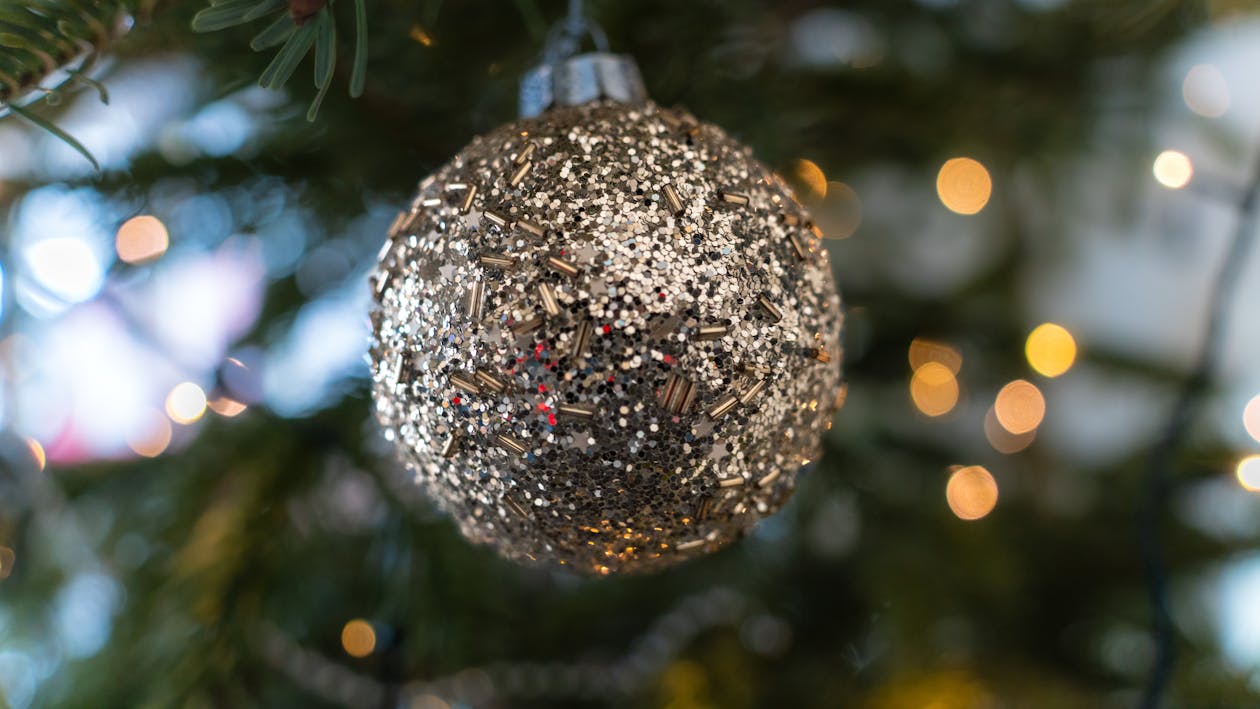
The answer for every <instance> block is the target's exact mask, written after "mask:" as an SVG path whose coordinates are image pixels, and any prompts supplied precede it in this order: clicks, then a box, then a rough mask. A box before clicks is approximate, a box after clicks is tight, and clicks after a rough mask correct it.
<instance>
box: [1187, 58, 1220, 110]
mask: <svg viewBox="0 0 1260 709" xmlns="http://www.w3.org/2000/svg"><path fill="white" fill-rule="evenodd" d="M1181 96H1182V97H1183V98H1184V99H1185V100H1186V106H1188V107H1189V108H1190V110H1191V111H1194V112H1195V113H1197V114H1199V115H1200V116H1204V117H1207V118H1220V117H1221V116H1223V115H1225V112H1226V111H1228V110H1229V83H1228V82H1226V81H1225V76H1224V75H1223V74H1221V70H1220V69H1217V68H1216V67H1215V66H1213V65H1211V64H1197V65H1195V66H1193V67H1191V68H1190V71H1188V72H1186V78H1185V80H1184V81H1182V82H1181Z"/></svg>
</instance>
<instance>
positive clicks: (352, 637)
mask: <svg viewBox="0 0 1260 709" xmlns="http://www.w3.org/2000/svg"><path fill="white" fill-rule="evenodd" d="M341 647H342V648H344V649H345V651H346V654H347V655H349V656H350V657H367V656H368V655H371V654H372V651H373V650H375V649H376V631H375V630H373V629H372V624H371V623H369V622H367V621H366V620H362V619H360V618H355V619H354V620H352V621H350V622H348V623H346V624H345V626H344V627H343V628H342V629H341Z"/></svg>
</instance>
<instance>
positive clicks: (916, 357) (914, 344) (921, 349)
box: [909, 337, 963, 374]
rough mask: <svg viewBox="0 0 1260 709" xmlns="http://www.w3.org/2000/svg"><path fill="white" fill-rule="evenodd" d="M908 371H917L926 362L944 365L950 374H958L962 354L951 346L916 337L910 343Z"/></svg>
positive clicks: (960, 367)
mask: <svg viewBox="0 0 1260 709" xmlns="http://www.w3.org/2000/svg"><path fill="white" fill-rule="evenodd" d="M909 356H910V369H912V370H917V369H918V368H919V367H922V366H923V365H925V364H927V363H928V362H937V363H939V364H942V365H944V366H945V367H946V368H947V369H948V370H949V372H950V374H958V370H960V369H962V363H963V358H962V354H961V353H960V352H959V351H958V349H957V348H955V347H954V346H953V345H949V344H947V343H944V342H939V341H937V340H929V339H927V338H925V337H916V338H914V340H912V341H911V342H910V352H909Z"/></svg>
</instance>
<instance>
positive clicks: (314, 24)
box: [192, 0, 367, 121]
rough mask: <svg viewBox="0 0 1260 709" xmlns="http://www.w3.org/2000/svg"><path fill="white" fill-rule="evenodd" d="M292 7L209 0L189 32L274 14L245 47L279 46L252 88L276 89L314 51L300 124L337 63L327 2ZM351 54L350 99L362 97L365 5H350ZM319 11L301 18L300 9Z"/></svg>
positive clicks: (271, 0)
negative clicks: (310, 88) (311, 83)
mask: <svg viewBox="0 0 1260 709" xmlns="http://www.w3.org/2000/svg"><path fill="white" fill-rule="evenodd" d="M334 2H335V0H325V1H324V2H322V3H320V2H318V1H316V2H308V3H297V2H288V1H286V0H212V1H211V3H210V5H209V7H206V8H204V9H202V10H201V11H200V12H198V13H197V14H196V16H194V17H193V21H192V28H193V30H194V31H196V32H214V31H218V30H224V29H228V28H231V27H237V26H240V25H245V24H249V23H252V22H255V21H257V20H260V19H263V18H265V17H268V16H271V15H276V17H275V19H274V20H273V21H272V22H271V24H269V25H268V26H267V27H266V28H265V29H264V30H262V31H261V32H259V33H258V34H256V35H254V37H253V39H252V40H250V43H249V46H250V48H251V49H253V50H254V51H256V52H259V51H263V50H266V49H270V48H272V47H276V46H279V47H280V50H279V51H278V52H276V55H275V57H274V58H273V59H272V61H271V63H270V64H269V65H268V66H267V68H266V69H265V70H264V71H263V73H262V76H260V77H259V79H258V85H259V86H262V87H263V88H267V89H273V90H275V89H280V88H282V87H283V86H284V85H285V84H286V83H288V81H289V78H290V77H292V75H293V72H294V71H295V70H296V69H297V66H298V64H301V63H302V60H303V59H305V58H306V56H307V55H308V54H310V53H311V49H312V48H314V51H315V87H316V89H318V92H317V93H316V95H315V99H314V100H313V101H312V102H311V106H310V109H309V110H307V112H306V119H307V120H308V121H314V120H315V118H316V116H317V114H318V113H319V107H320V105H321V104H322V103H323V101H324V97H325V96H326V95H327V93H328V89H329V87H330V86H331V85H332V75H333V70H334V69H335V68H336V63H337V47H336V44H337V27H336V22H335V20H334V18H333V3H334ZM354 4H355V8H354V10H355V50H354V62H353V65H352V67H353V68H352V70H351V74H350V95H351V96H354V97H357V96H359V95H361V94H362V93H363V86H364V82H365V80H366V77H367V7H366V3H365V0H355V3H354ZM312 5H316V6H319V7H318V10H316V11H315V12H314V13H313V14H309V15H305V14H303V13H302V12H301V10H302V9H303V8H310V7H311V6H312Z"/></svg>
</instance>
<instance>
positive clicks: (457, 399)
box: [451, 396, 459, 406]
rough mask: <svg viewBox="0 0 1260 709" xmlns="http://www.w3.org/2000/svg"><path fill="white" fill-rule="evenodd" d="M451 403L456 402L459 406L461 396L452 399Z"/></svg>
mask: <svg viewBox="0 0 1260 709" xmlns="http://www.w3.org/2000/svg"><path fill="white" fill-rule="evenodd" d="M451 403H452V404H455V405H456V406H459V397H458V396H457V397H455V398H454V399H451Z"/></svg>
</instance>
